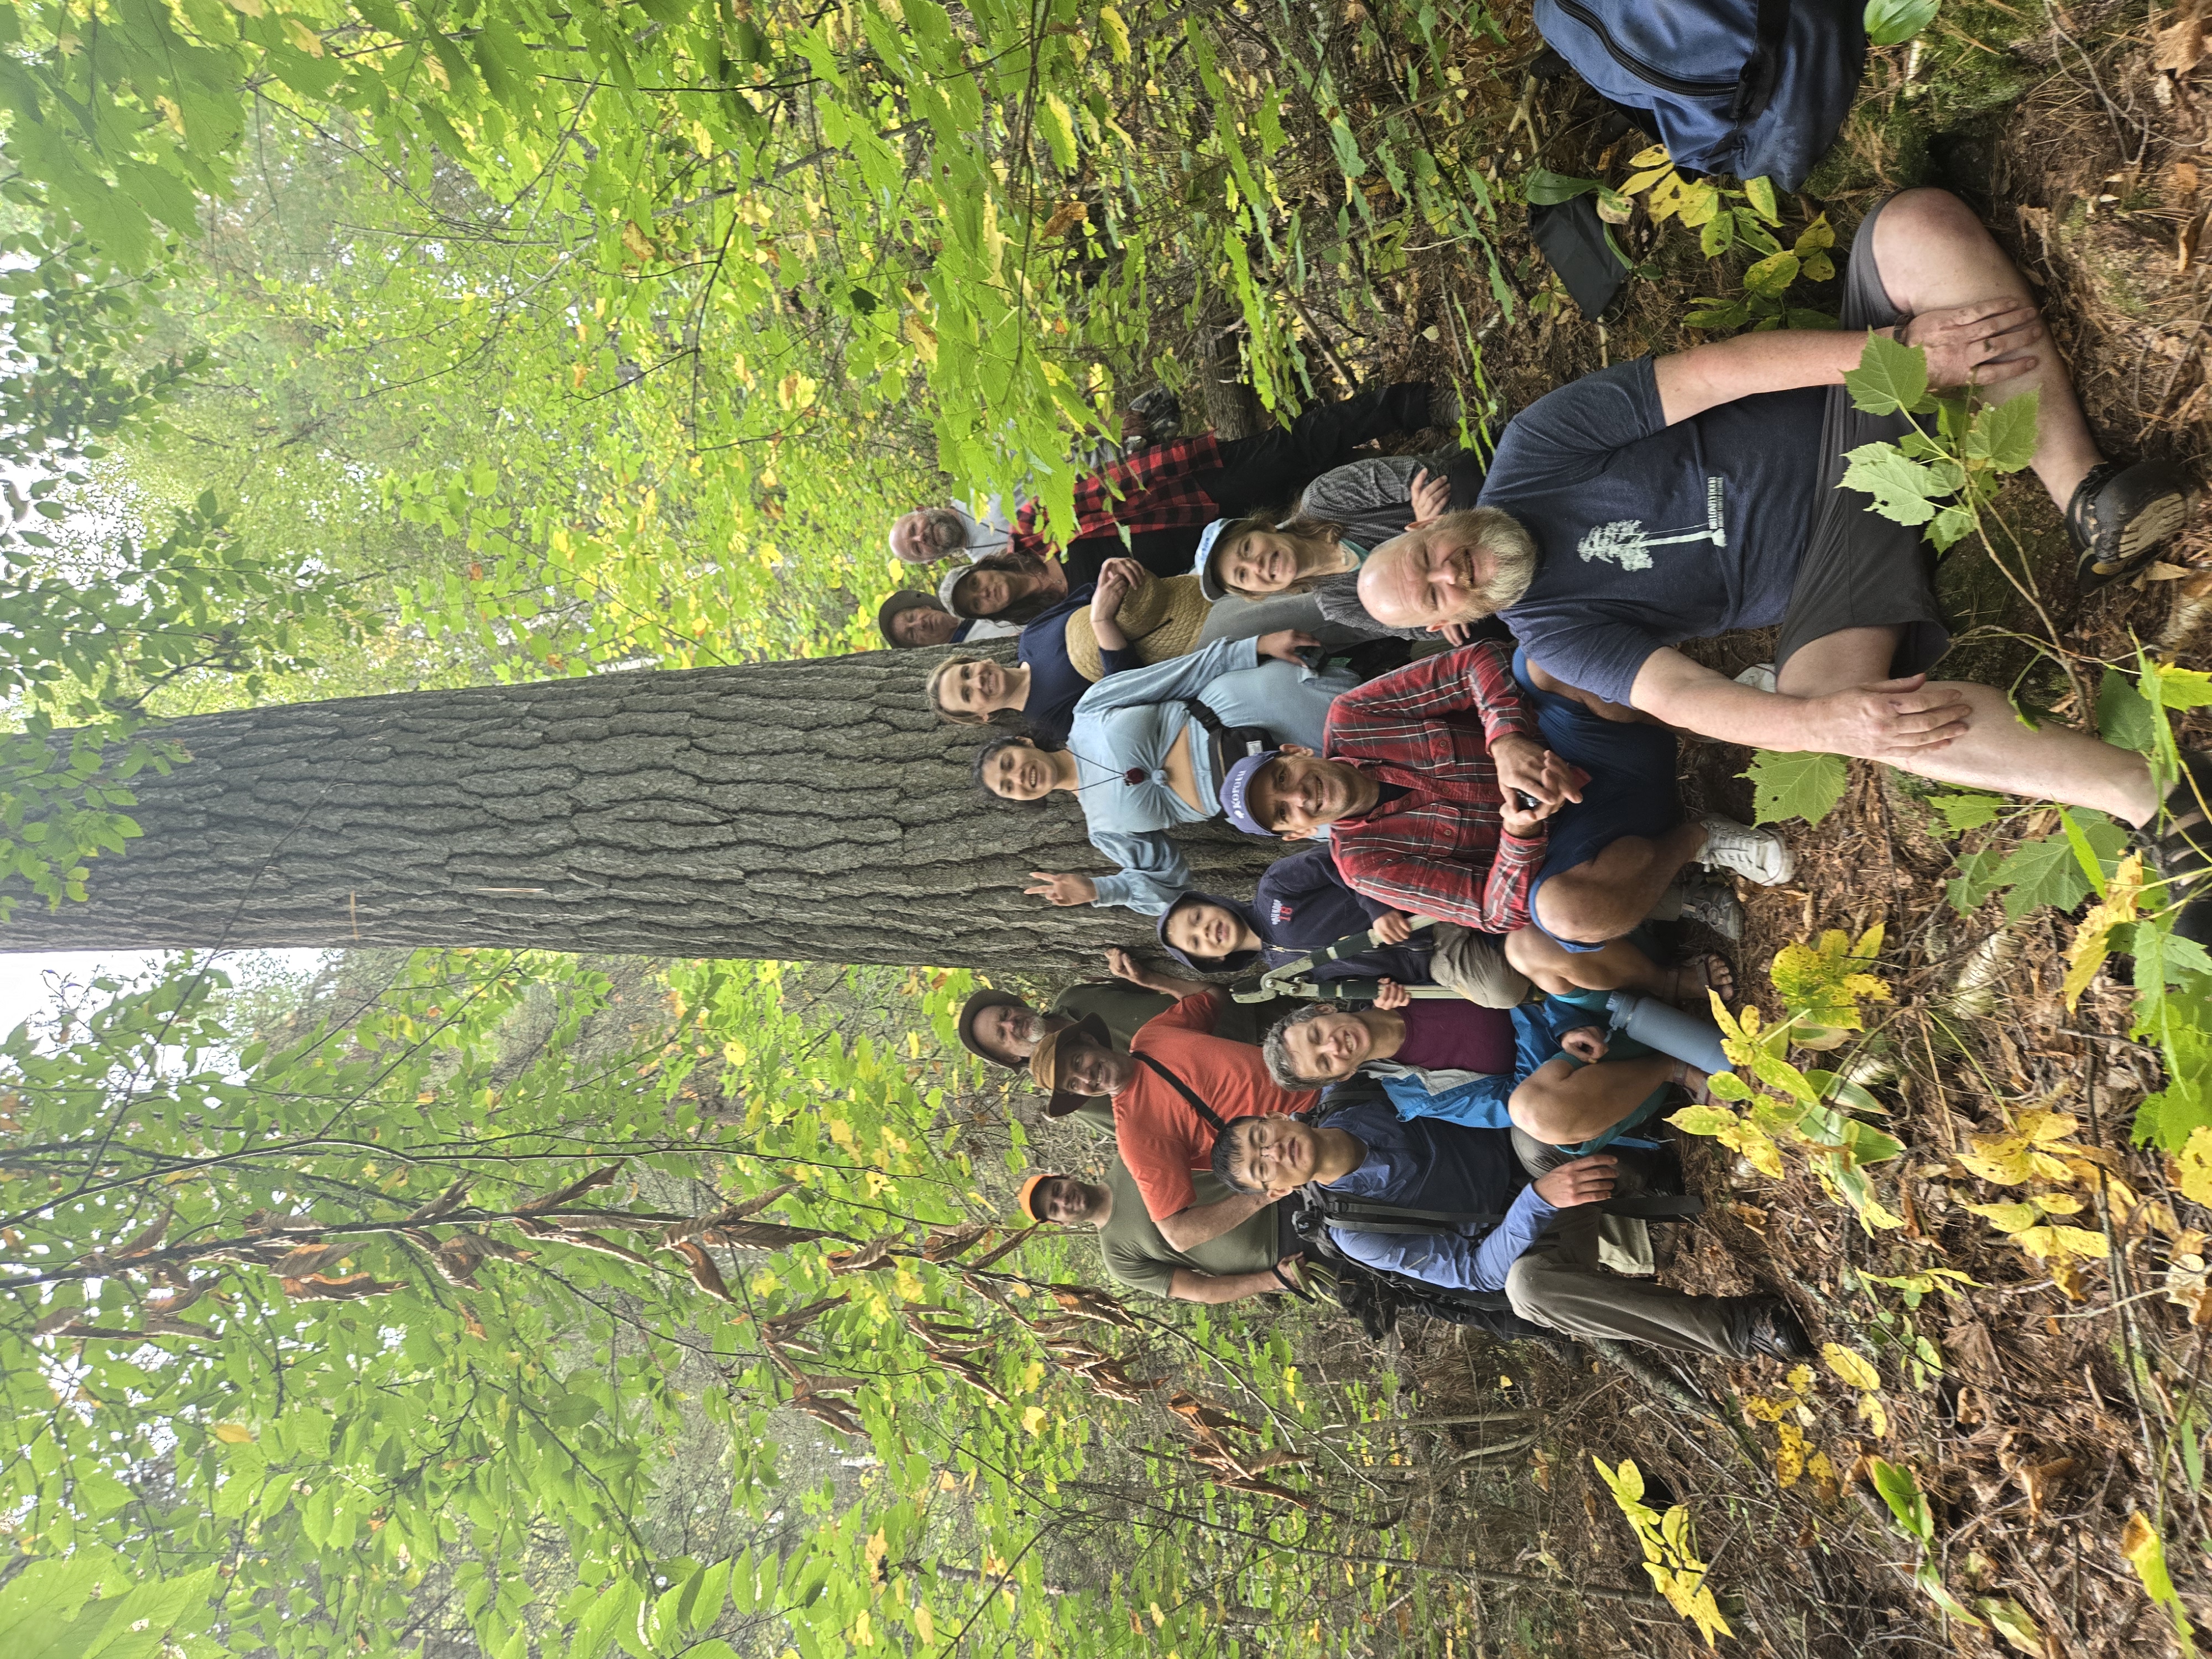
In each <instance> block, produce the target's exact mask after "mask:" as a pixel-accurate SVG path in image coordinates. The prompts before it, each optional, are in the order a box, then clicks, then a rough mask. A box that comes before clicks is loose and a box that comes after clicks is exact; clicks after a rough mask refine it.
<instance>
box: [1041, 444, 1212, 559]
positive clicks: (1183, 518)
mask: <svg viewBox="0 0 2212 1659" xmlns="http://www.w3.org/2000/svg"><path fill="white" fill-rule="evenodd" d="M1220 465H1221V448H1220V446H1219V445H1218V443H1216V442H1215V441H1214V437H1213V435H1212V433H1211V432H1201V433H1200V434H1199V435H1198V436H1197V437H1195V438H1171V439H1170V440H1169V441H1167V442H1165V443H1162V444H1147V445H1146V446H1145V447H1144V448H1142V449H1140V450H1139V451H1138V452H1137V453H1135V454H1133V455H1132V456H1130V457H1129V458H1128V459H1127V460H1121V461H1116V462H1115V463H1114V464H1113V465H1111V466H1109V467H1108V468H1107V469H1106V470H1105V471H1103V472H1093V473H1091V474H1088V475H1087V476H1085V477H1081V478H1079V479H1077V480H1076V483H1075V534H1074V535H1073V537H1070V538H1068V539H1070V540H1072V541H1080V540H1082V539H1083V538H1085V537H1086V536H1096V535H1099V534H1102V533H1103V534H1111V533H1113V532H1114V530H1115V526H1120V527H1121V528H1123V529H1126V530H1127V531H1128V532H1129V533H1130V534H1131V535H1135V534H1137V533H1138V532H1140V531H1146V530H1188V529H1195V528H1197V527H1198V526H1202V525H1207V524H1211V523H1212V521H1213V520H1216V519H1218V518H1219V517H1220V516H1221V509H1220V508H1219V507H1216V506H1215V505H1214V504H1213V497H1212V496H1211V495H1207V494H1206V491H1205V490H1204V489H1200V487H1199V485H1198V483H1197V482H1196V478H1195V476H1194V475H1197V474H1200V473H1206V472H1212V471H1218V470H1219V468H1220ZM1043 518H1044V506H1043V503H1042V502H1040V501H1024V502H1023V503H1022V505H1021V507H1020V508H1019V509H1018V511H1016V513H1014V529H1013V535H1012V545H1013V547H1014V548H1015V549H1016V550H1018V551H1020V552H1024V553H1029V554H1033V555H1035V556H1036V557H1038V558H1050V557H1051V556H1053V555H1054V554H1055V553H1057V552H1058V551H1059V550H1060V538H1058V537H1056V536H1054V535H1052V534H1051V533H1050V532H1048V531H1045V530H1044V529H1042V528H1041V527H1040V526H1041V524H1042V520H1043Z"/></svg>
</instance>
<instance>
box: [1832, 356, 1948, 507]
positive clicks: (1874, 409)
mask: <svg viewBox="0 0 2212 1659" xmlns="http://www.w3.org/2000/svg"><path fill="white" fill-rule="evenodd" d="M1844 386H1846V387H1847V388H1848V389H1849V390H1850V394H1851V404H1852V406H1853V407H1854V408H1856V409H1859V410H1863V411H1864V412H1865V413H1867V414H1869V415H1896V414H1899V413H1902V412H1905V411H1907V410H1914V411H1917V410H1919V409H1921V408H1922V407H1923V405H1924V404H1926V403H1927V400H1928V354H1927V353H1926V352H1924V351H1923V350H1921V349H1919V348H1918V347H1917V346H1904V345H1899V344H1898V343H1897V342H1896V341H1894V340H1891V339H1886V338H1884V337H1882V336H1881V335H1879V334H1869V335H1868V336H1867V343H1866V349H1865V350H1864V351H1863V352H1861V353H1860V354H1859V366H1858V367H1857V368H1852V369H1846V370H1845V371H1844ZM1920 522H1922V521H1921V520H1917V519H1915V520H1911V523H1914V524H1918V523H1920Z"/></svg>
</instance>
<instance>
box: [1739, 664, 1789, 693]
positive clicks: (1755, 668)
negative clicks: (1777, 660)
mask: <svg viewBox="0 0 2212 1659" xmlns="http://www.w3.org/2000/svg"><path fill="white" fill-rule="evenodd" d="M1735 683H1736V684H1738V685H1747V686H1749V687H1750V688H1751V689H1752V690H1754V691H1771V690H1774V688H1775V686H1776V685H1777V684H1778V683H1779V677H1778V675H1777V674H1776V672H1775V668H1774V665H1773V664H1772V663H1771V662H1755V663H1753V664H1752V665H1751V666H1750V667H1748V668H1747V669H1745V670H1744V671H1743V672H1742V673H1741V674H1739V675H1737V676H1736V677H1735Z"/></svg>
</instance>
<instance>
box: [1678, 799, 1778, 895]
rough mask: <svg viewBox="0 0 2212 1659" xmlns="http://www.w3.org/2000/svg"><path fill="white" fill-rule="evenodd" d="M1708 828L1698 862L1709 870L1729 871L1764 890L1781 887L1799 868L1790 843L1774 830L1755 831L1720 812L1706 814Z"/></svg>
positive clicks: (1706, 828) (1706, 827)
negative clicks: (1723, 815)
mask: <svg viewBox="0 0 2212 1659" xmlns="http://www.w3.org/2000/svg"><path fill="white" fill-rule="evenodd" d="M1697 861H1698V862H1699V864H1702V865H1704V866H1705V867H1706V868H1707V869H1709V870H1726V871H1728V872H1730V873H1731V874H1734V875H1739V876H1741V877H1742V878H1744V879H1745V880H1746V881H1748V882H1753V883H1755V884H1758V885H1759V886H1761V887H1779V886H1780V885H1781V884H1783V883H1784V882H1785V881H1787V880H1789V879H1790V872H1793V871H1794V870H1796V867H1797V860H1796V857H1795V856H1794V855H1792V854H1791V853H1790V843H1789V842H1786V841H1784V840H1783V839H1782V837H1781V836H1779V835H1778V834H1776V833H1775V832H1774V831H1773V830H1771V829H1753V828H1752V827H1751V826H1750V825H1749V824H1747V823H1737V822H1736V821H1735V819H1734V818H1730V817H1722V816H1721V815H1720V814H1719V813H1718V812H1708V813H1706V814H1705V851H1704V852H1702V853H1700V854H1698V859H1697Z"/></svg>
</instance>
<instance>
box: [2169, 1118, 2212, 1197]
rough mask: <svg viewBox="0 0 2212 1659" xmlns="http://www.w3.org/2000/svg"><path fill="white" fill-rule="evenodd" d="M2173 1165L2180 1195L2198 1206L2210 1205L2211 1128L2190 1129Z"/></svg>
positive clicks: (2211, 1170) (2211, 1178) (2211, 1190)
mask: <svg viewBox="0 0 2212 1659" xmlns="http://www.w3.org/2000/svg"><path fill="white" fill-rule="evenodd" d="M2173 1164H2174V1181H2175V1183H2176V1184H2177V1185H2179V1187H2180V1188H2181V1195H2182V1196H2183V1197H2184V1198H2186V1199H2189V1200H2192V1201H2194V1202H2196V1203H2198V1204H2212V1128H2206V1127H2203V1126H2202V1125H2200V1126H2199V1127H2197V1128H2194V1129H2191V1131H2190V1132H2189V1139H2188V1140H2187V1141H2186V1142H2185V1144H2184V1145H2183V1146H2182V1148H2181V1152H2180V1154H2179V1156H2178V1157H2177V1158H2175V1159H2174V1160H2173Z"/></svg>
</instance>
